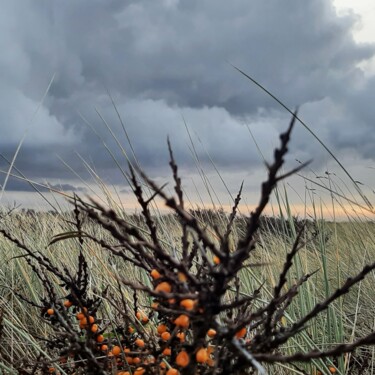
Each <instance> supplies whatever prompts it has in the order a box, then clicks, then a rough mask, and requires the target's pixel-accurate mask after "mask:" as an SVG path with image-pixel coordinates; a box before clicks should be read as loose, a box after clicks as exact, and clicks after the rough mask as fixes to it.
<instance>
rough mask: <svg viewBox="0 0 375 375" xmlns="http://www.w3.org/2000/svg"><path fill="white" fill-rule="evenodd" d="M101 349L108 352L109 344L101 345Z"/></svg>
mask: <svg viewBox="0 0 375 375" xmlns="http://www.w3.org/2000/svg"><path fill="white" fill-rule="evenodd" d="M100 350H101V351H102V352H106V351H107V350H108V345H105V344H104V345H102V346H101V347H100Z"/></svg>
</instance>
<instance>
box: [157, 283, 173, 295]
mask: <svg viewBox="0 0 375 375" xmlns="http://www.w3.org/2000/svg"><path fill="white" fill-rule="evenodd" d="M171 291H172V286H171V284H169V283H168V282H166V281H163V282H161V283H160V284H158V285H157V286H156V288H155V292H164V293H170V292H171Z"/></svg>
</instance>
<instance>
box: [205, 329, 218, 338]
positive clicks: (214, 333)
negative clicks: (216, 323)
mask: <svg viewBox="0 0 375 375" xmlns="http://www.w3.org/2000/svg"><path fill="white" fill-rule="evenodd" d="M207 336H208V337H211V338H212V337H214V336H216V331H215V330H214V329H212V328H210V329H209V330H208V331H207Z"/></svg>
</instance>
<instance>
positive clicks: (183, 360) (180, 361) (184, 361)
mask: <svg viewBox="0 0 375 375" xmlns="http://www.w3.org/2000/svg"><path fill="white" fill-rule="evenodd" d="M189 362H190V358H189V354H187V353H186V351H185V350H183V351H182V352H180V353H178V354H177V357H176V363H177V365H178V366H181V367H186V366H187V365H188V364H189Z"/></svg>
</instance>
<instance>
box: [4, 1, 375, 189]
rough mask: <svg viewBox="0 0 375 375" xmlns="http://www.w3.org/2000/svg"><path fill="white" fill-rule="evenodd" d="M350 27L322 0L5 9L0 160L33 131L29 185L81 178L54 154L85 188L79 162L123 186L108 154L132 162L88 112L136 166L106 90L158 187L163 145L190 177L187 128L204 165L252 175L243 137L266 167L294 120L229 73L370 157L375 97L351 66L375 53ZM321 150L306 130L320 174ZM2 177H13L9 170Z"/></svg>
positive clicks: (303, 140)
mask: <svg viewBox="0 0 375 375" xmlns="http://www.w3.org/2000/svg"><path fill="white" fill-rule="evenodd" d="M356 21H358V19H357V17H355V16H354V15H349V16H345V17H340V18H339V17H337V16H336V13H335V10H334V8H333V6H332V4H331V3H330V1H327V0H306V1H300V0H287V1H283V2H281V1H276V0H273V1H263V0H254V1H252V2H249V1H247V0H233V1H230V2H228V1H221V0H220V1H219V0H199V1H198V0H180V1H179V0H162V1H154V0H143V1H114V0H113V1H111V0H81V1H79V2H77V1H73V0H67V1H64V2H60V1H51V0H48V1H47V0H46V1H38V2H35V1H31V0H29V1H23V2H16V1H13V0H12V1H11V0H6V1H4V2H3V4H2V12H1V14H0V25H1V28H2V32H1V33H0V47H1V50H2V51H3V53H2V54H1V56H0V78H1V82H2V86H1V88H0V95H1V99H2V100H1V101H0V124H1V125H0V126H1V139H0V152H1V153H2V154H4V155H5V156H6V157H7V158H8V159H11V158H12V156H13V155H14V152H15V150H16V147H17V144H18V142H19V140H20V139H21V137H22V136H23V134H24V131H25V129H29V130H28V134H27V136H26V138H25V143H24V145H23V147H22V148H21V151H20V153H19V156H18V158H17V161H16V166H17V167H18V168H20V169H21V170H22V172H23V173H25V174H26V175H27V177H29V178H37V179H43V178H47V179H48V178H56V179H57V178H60V179H62V180H64V179H68V178H72V177H74V175H73V174H72V173H71V171H69V169H67V168H66V167H65V166H64V165H63V164H62V163H61V162H60V161H59V160H58V158H57V157H56V154H58V155H60V156H61V158H62V159H63V160H64V161H66V162H67V163H68V164H69V165H70V166H71V167H72V168H73V169H74V170H75V171H76V172H77V173H78V174H80V176H82V177H83V178H84V179H89V178H90V173H89V172H88V171H87V170H86V168H85V166H84V164H83V162H82V160H81V159H80V158H79V157H78V156H77V155H76V154H75V151H77V152H78V153H79V155H81V157H82V158H84V159H85V160H86V161H87V162H88V163H89V164H90V165H92V167H93V168H95V171H96V172H97V173H98V174H99V175H101V176H102V177H103V178H104V179H105V180H106V181H111V182H115V183H118V182H119V181H123V176H121V174H120V173H119V170H118V168H117V166H116V165H115V162H114V161H113V159H112V157H111V156H110V155H109V154H108V152H107V151H106V150H105V147H104V145H103V143H102V142H105V144H106V145H107V146H108V147H109V148H110V149H111V150H112V152H113V153H114V156H115V158H116V160H117V161H118V162H119V164H120V165H121V167H123V168H126V157H124V155H123V153H122V151H121V150H120V149H119V148H118V146H117V145H116V141H115V140H113V138H112V137H111V135H110V132H109V131H108V129H106V127H105V125H104V124H103V122H102V121H101V119H100V118H99V116H98V114H97V113H96V112H95V109H94V107H97V109H98V111H99V112H100V114H101V115H103V116H104V118H105V120H106V121H107V122H108V124H110V125H111V127H112V128H113V131H114V133H115V134H116V136H117V137H118V138H119V140H120V141H121V143H122V144H123V145H124V146H125V148H126V150H125V151H126V153H127V155H128V157H129V158H132V150H131V148H130V147H129V145H128V144H127V140H126V136H125V134H124V132H123V130H122V128H121V126H120V124H119V121H118V118H117V114H116V112H115V110H114V108H113V107H112V104H111V100H110V99H109V97H108V95H107V94H106V90H107V88H108V89H109V90H110V92H111V93H112V95H113V97H114V99H115V101H116V104H117V106H118V110H119V112H120V113H121V115H122V116H123V119H124V121H125V124H126V129H127V131H128V133H129V136H130V137H131V140H132V145H133V147H134V150H135V152H136V155H137V157H138V159H139V160H140V162H141V163H142V165H144V166H145V167H152V168H153V174H154V175H158V174H159V175H161V174H164V173H165V168H164V167H163V166H164V165H166V164H167V149H166V137H167V135H170V137H171V140H172V144H173V147H174V149H175V154H176V158H177V160H179V162H180V163H181V164H182V166H184V167H186V168H187V169H188V168H189V166H190V168H192V167H193V166H194V163H193V157H192V155H191V151H190V150H189V146H188V143H189V141H188V139H189V138H188V136H187V133H186V130H185V127H184V120H183V118H184V119H185V120H186V122H187V123H188V126H189V128H190V129H191V132H192V136H193V137H194V139H195V145H196V148H197V150H198V152H199V157H200V160H201V161H202V162H203V163H209V157H208V155H207V154H206V151H207V152H208V153H209V155H210V156H212V158H213V160H214V161H215V162H216V163H217V166H218V167H220V168H224V169H227V170H233V171H235V170H237V171H238V170H240V169H243V170H244V173H245V174H246V173H248V172H249V171H250V170H251V168H254V167H255V166H256V165H257V164H256V162H257V161H258V160H259V155H257V152H256V150H255V149H254V147H253V144H252V142H251V138H250V134H249V132H248V130H247V128H246V125H247V124H248V125H249V126H250V128H251V130H252V132H253V134H254V136H255V138H256V139H257V141H258V142H259V146H260V147H261V149H262V150H264V153H265V154H266V156H269V155H270V154H271V151H272V147H273V146H275V145H277V139H276V136H277V133H278V132H280V131H281V130H282V129H284V128H285V127H286V126H287V123H288V122H289V116H288V115H287V114H285V113H284V112H282V111H281V110H280V107H279V106H278V105H277V104H276V103H275V102H274V101H272V100H271V99H270V98H269V97H266V96H265V95H264V93H263V92H261V90H259V89H258V88H256V87H255V86H254V85H252V84H251V83H250V82H249V81H248V80H247V79H245V78H244V77H242V76H241V75H240V74H239V73H238V72H236V71H235V70H234V69H233V68H232V67H231V66H230V64H228V62H230V63H232V64H234V65H236V66H238V67H240V68H241V69H243V70H245V71H246V72H248V73H249V74H251V75H252V76H254V77H255V78H257V79H259V80H260V81H261V82H262V83H263V84H264V85H265V86H266V87H268V88H269V89H270V90H271V91H272V92H273V93H274V94H275V95H277V96H279V97H280V98H281V99H283V100H284V101H285V103H286V104H287V105H289V106H291V107H295V106H296V105H302V110H301V113H302V114H303V115H304V116H306V120H307V121H308V123H309V124H311V126H312V127H313V129H314V131H316V132H317V133H318V134H319V135H320V136H321V137H322V139H323V140H324V141H326V142H327V143H328V144H329V146H330V147H333V148H334V149H335V151H336V152H338V153H339V154H340V150H343V151H345V150H347V149H348V148H350V147H352V148H357V150H356V152H357V153H359V155H362V156H365V157H367V158H373V159H375V152H374V151H373V150H372V147H371V145H372V144H373V139H372V138H373V136H372V135H370V136H369V135H368V134H369V133H371V132H372V129H373V126H374V125H373V123H372V119H373V118H374V116H373V115H374V113H373V111H374V110H373V106H371V105H370V103H371V97H373V96H374V91H375V86H374V83H373V80H369V79H367V78H366V77H365V76H364V74H363V72H362V71H361V70H360V68H358V66H357V64H358V63H360V62H362V61H365V60H368V59H369V58H371V57H372V56H373V55H374V53H375V47H374V45H366V44H358V43H356V42H355V41H354V40H353V38H352V35H351V32H352V30H353V27H354V25H355V22H356ZM54 73H56V77H55V80H54V82H53V84H52V87H51V89H50V91H49V94H48V96H47V97H46V99H45V101H44V103H43V105H42V107H41V108H40V110H39V111H38V113H37V114H36V116H35V117H33V113H34V111H35V109H36V108H37V106H38V102H39V101H40V99H41V97H42V95H43V92H44V90H45V89H46V87H47V86H48V83H49V81H50V79H51V77H52V75H53V74H54ZM77 111H79V112H80V113H82V115H83V116H84V117H85V118H86V120H87V121H88V122H89V123H90V124H91V125H92V126H93V127H94V129H95V131H97V132H98V135H99V138H98V136H97V135H95V133H94V132H93V131H92V130H91V129H90V128H89V127H88V126H87V125H86V124H85V122H84V121H83V120H82V118H81V117H80V115H79V114H78V112H77ZM31 119H32V120H31ZM354 123H355V124H356V125H355V126H356V128H354ZM196 135H197V136H199V138H200V139H201V141H202V143H200V141H199V140H198V138H197V137H196ZM357 145H361V147H360V148H358V147H357ZM317 150H319V151H320V152H321V149H319V147H318V145H317V143H316V142H314V141H313V140H312V138H311V137H310V136H309V135H308V133H306V131H304V130H303V129H300V130H298V131H297V133H296V136H295V139H294V143H293V146H292V151H293V152H294V154H293V155H294V156H298V157H299V158H302V159H303V158H305V159H309V158H311V157H315V159H316V160H317V162H323V158H322V155H321V154H322V153H320V154H318V155H317V157H316V152H317ZM0 167H1V168H0V169H3V170H6V168H7V166H6V163H5V162H3V161H0ZM0 181H1V180H0ZM11 186H12V185H10V187H11ZM13 186H14V185H13ZM14 189H15V190H17V188H16V187H14Z"/></svg>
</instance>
